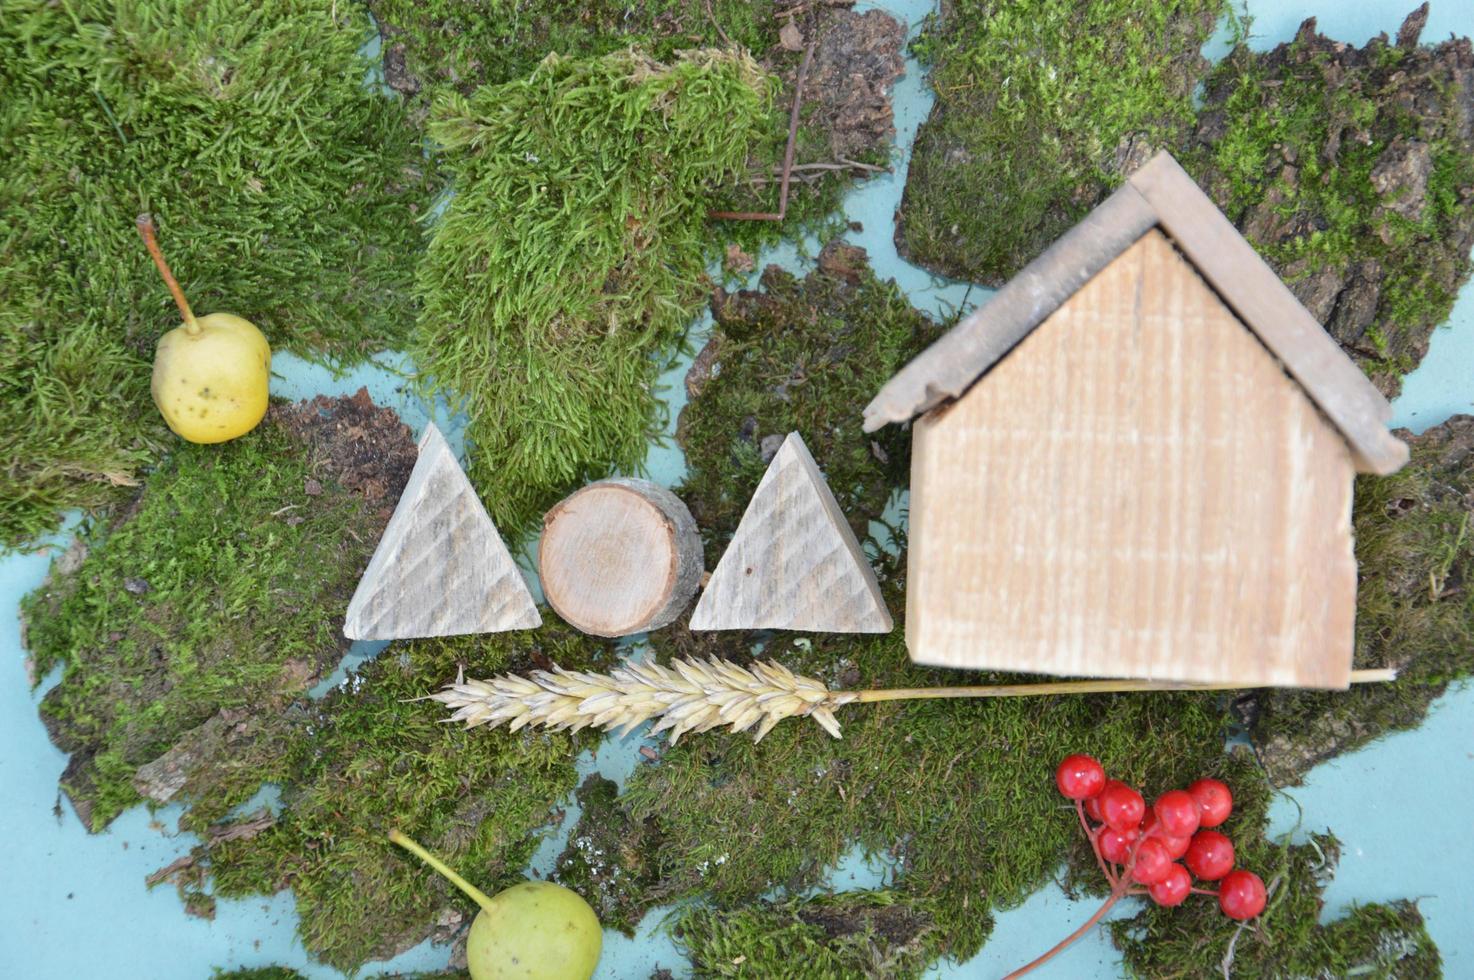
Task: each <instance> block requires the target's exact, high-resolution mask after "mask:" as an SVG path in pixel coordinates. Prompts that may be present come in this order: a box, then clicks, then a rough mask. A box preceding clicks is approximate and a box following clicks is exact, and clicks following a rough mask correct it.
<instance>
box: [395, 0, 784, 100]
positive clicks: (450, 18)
mask: <svg viewBox="0 0 1474 980" xmlns="http://www.w3.org/2000/svg"><path fill="white" fill-rule="evenodd" d="M368 6H369V9H370V10H371V11H372V12H373V15H374V18H375V19H376V20H377V21H378V22H379V28H380V31H381V33H383V35H384V42H385V46H386V48H388V49H391V50H392V49H394V48H396V47H397V48H399V51H396V52H395V53H394V54H393V55H392V56H391V57H390V59H388V60H387V62H386V64H393V63H397V61H399V60H400V59H402V60H403V63H404V73H405V74H404V76H398V75H397V73H396V72H394V71H390V70H388V69H387V68H386V74H389V75H391V76H395V77H391V78H390V82H391V84H395V85H396V86H397V87H400V88H402V89H407V90H411V91H433V90H435V89H438V88H442V87H448V88H452V89H455V90H457V91H460V92H461V93H463V94H467V95H469V94H470V93H471V92H472V91H473V90H474V89H475V88H476V87H477V86H480V85H487V84H492V85H496V84H501V83H503V82H509V81H511V80H513V79H515V78H521V77H522V76H524V75H526V74H528V73H529V72H531V71H532V69H533V68H535V67H536V66H537V63H538V62H540V61H542V59H543V58H544V57H546V56H547V55H548V54H549V53H553V54H558V55H563V56H565V57H597V56H600V55H606V54H611V53H613V52H615V51H618V50H620V49H622V48H628V47H630V46H631V45H638V46H640V47H642V48H644V49H645V50H647V51H649V52H650V53H651V55H652V56H653V57H655V58H656V59H658V60H661V61H665V60H669V59H671V58H674V57H675V56H676V55H677V53H678V52H680V51H683V50H686V49H689V48H695V47H716V46H718V45H729V44H732V45H736V46H738V47H742V48H746V49H748V50H749V51H762V50H765V49H767V48H768V47H769V46H770V45H772V44H774V43H776V42H777V37H778V28H777V24H776V22H775V21H774V19H773V4H772V2H771V0H758V2H751V0H715V2H713V3H710V4H690V3H685V2H682V0H646V2H629V0H592V2H579V0H552V2H541V3H528V2H526V0H491V2H485V0H480V2H473V0H368Z"/></svg>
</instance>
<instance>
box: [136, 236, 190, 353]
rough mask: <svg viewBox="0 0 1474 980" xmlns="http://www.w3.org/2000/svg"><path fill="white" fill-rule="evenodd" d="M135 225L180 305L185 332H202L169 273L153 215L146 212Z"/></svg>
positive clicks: (165, 282) (172, 274)
mask: <svg viewBox="0 0 1474 980" xmlns="http://www.w3.org/2000/svg"><path fill="white" fill-rule="evenodd" d="M134 224H136V225H137V226H138V233H139V234H140V235H142V236H143V244H144V245H146V246H148V254H149V255H152V256H153V259H154V265H156V266H158V267H159V275H161V276H163V277H164V285H166V286H168V287H169V292H170V293H172V294H173V296H174V302H175V303H177V304H178V305H179V312H180V314H181V315H182V316H183V317H184V332H185V333H187V334H189V335H190V336H194V335H195V334H197V333H199V332H200V323H199V321H198V320H196V319H195V318H194V311H193V310H191V309H190V308H189V300H187V299H185V298H184V290H182V289H180V288H179V283H178V282H176V281H175V279H174V273H172V272H170V271H169V263H167V262H165V261H164V253H163V252H161V251H160V250H159V243H158V240H157V239H156V238H154V218H153V215H151V214H149V213H148V212H147V211H145V212H144V213H143V214H140V215H139V216H138V217H137V219H135V221H134Z"/></svg>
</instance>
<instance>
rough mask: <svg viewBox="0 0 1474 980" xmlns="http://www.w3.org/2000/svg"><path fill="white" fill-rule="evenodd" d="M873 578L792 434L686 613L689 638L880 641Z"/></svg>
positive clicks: (882, 611)
mask: <svg viewBox="0 0 1474 980" xmlns="http://www.w3.org/2000/svg"><path fill="white" fill-rule="evenodd" d="M892 625H893V624H892V622H891V615H890V612H889V611H888V610H887V609H886V607H885V601H884V600H883V599H882V598H881V596H880V585H879V583H877V582H876V580H875V572H874V571H872V570H871V568H870V563H869V562H868V561H866V559H865V553H864V552H863V551H862V550H861V549H860V542H859V541H857V540H856V539H855V532H854V531H852V530H850V525H849V522H848V521H846V520H845V518H844V514H843V513H841V512H840V509H839V504H838V503H837V502H836V501H835V499H834V494H833V493H831V492H830V490H829V485H828V484H827V483H826V482H825V481H824V474H823V473H821V472H820V471H819V467H818V464H816V463H815V462H814V457H813V456H811V455H810V454H809V449H808V447H807V446H805V445H804V441H803V439H802V438H800V437H799V434H798V433H797V432H793V433H790V434H789V436H788V438H787V439H786V440H784V442H783V445H782V446H781V447H780V448H779V450H778V452H777V454H776V455H775V456H774V457H773V462H772V463H770V464H769V466H768V471H767V472H766V473H764V474H763V479H762V482H760V483H759V484H758V486H757V490H756V491H755V492H754V493H753V495H752V500H751V501H749V502H748V505H747V510H746V511H745V512H744V513H743V515H742V522H741V523H740V524H739V525H738V526H737V533H736V534H734V535H733V536H732V543H731V544H730V545H728V546H727V550H726V551H725V552H724V553H723V554H722V558H721V561H719V562H717V567H716V571H714V572H712V574H711V580H710V581H709V582H707V584H706V588H705V590H703V591H702V593H701V601H700V602H698V603H697V604H696V610H695V612H693V613H692V614H691V629H693V630H741V629H786V630H806V631H810V632H822V633H889V632H890V631H891V628H892Z"/></svg>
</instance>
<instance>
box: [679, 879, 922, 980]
mask: <svg viewBox="0 0 1474 980" xmlns="http://www.w3.org/2000/svg"><path fill="white" fill-rule="evenodd" d="M677 934H678V935H679V937H680V940H681V943H682V944H683V945H684V946H685V947H686V951H687V953H688V954H689V955H690V957H691V961H692V963H693V964H694V965H695V967H696V969H697V970H698V971H699V972H700V975H701V976H708V977H779V976H795V975H796V974H797V973H798V972H799V971H801V972H802V975H803V976H805V977H813V978H815V980H821V978H822V980H848V978H852V977H887V978H888V977H898V976H916V975H918V974H920V973H921V971H922V970H924V969H925V968H926V966H927V965H928V964H930V963H931V962H932V961H933V960H935V959H936V958H937V956H938V955H939V954H940V952H941V947H940V944H939V943H938V942H937V936H936V935H935V930H934V927H933V925H932V921H931V919H930V917H928V916H927V915H926V914H925V913H923V912H921V911H919V910H917V909H915V908H913V907H911V906H910V905H908V904H906V903H905V902H902V901H899V900H898V899H897V897H896V895H895V894H894V893H892V892H888V891H870V892H852V893H847V894H842V895H824V896H820V897H817V898H811V899H806V900H789V901H784V902H759V903H756V904H754V905H749V906H744V907H742V908H738V909H733V910H730V911H727V910H721V909H715V908H709V907H705V906H698V907H695V908H693V909H692V910H691V911H689V912H686V913H685V914H683V915H682V916H681V918H680V922H679V925H678V926H677ZM800 964H801V966H800Z"/></svg>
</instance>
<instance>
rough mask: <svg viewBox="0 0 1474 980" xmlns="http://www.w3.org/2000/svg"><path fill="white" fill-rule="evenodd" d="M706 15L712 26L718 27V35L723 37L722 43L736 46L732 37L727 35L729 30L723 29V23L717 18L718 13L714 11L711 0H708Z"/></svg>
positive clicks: (730, 46)
mask: <svg viewBox="0 0 1474 980" xmlns="http://www.w3.org/2000/svg"><path fill="white" fill-rule="evenodd" d="M706 17H707V19H708V20H710V21H711V26H712V27H715V28H716V29H717V37H720V38H721V39H722V43H723V44H725V45H726V46H727V47H729V48H733V47H736V45H735V44H733V43H732V39H731V38H730V37H728V36H727V32H726V31H724V30H722V24H721V22H720V21H719V20H717V15H716V14H715V13H713V12H712V9H711V0H706Z"/></svg>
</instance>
